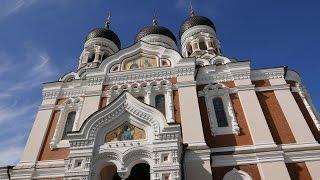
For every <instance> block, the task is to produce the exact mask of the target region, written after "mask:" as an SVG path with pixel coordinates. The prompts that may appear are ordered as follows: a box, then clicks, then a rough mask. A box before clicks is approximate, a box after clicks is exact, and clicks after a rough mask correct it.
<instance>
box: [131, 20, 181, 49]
mask: <svg viewBox="0 0 320 180" xmlns="http://www.w3.org/2000/svg"><path fill="white" fill-rule="evenodd" d="M150 34H160V35H164V36H167V37H169V38H170V39H172V40H173V41H174V42H175V43H176V44H177V40H176V37H175V36H174V34H173V33H172V32H171V31H170V30H169V29H168V28H166V27H163V26H158V25H151V26H148V27H145V28H143V29H142V30H141V31H140V32H139V33H138V35H137V36H136V37H135V40H134V42H135V43H136V42H138V41H139V40H140V39H142V38H143V37H145V36H148V35H150Z"/></svg>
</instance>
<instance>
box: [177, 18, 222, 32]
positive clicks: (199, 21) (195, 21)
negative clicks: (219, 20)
mask: <svg viewBox="0 0 320 180" xmlns="http://www.w3.org/2000/svg"><path fill="white" fill-rule="evenodd" d="M198 25H206V26H209V27H212V28H213V30H214V31H216V28H215V26H214V24H213V22H212V21H211V20H210V19H209V18H206V17H204V16H191V17H190V18H188V19H187V20H185V21H184V22H183V24H182V25H181V27H180V33H179V34H180V36H182V34H183V33H184V32H185V31H186V30H188V29H190V28H192V27H194V26H198Z"/></svg>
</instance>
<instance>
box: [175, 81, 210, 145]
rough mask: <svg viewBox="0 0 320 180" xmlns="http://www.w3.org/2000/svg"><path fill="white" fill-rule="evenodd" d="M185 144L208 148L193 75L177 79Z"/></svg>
mask: <svg viewBox="0 0 320 180" xmlns="http://www.w3.org/2000/svg"><path fill="white" fill-rule="evenodd" d="M177 81H178V83H177V85H178V93H179V102H180V113H181V127H182V136H183V143H188V145H189V147H192V146H194V147H197V146H198V147H206V143H205V140H204V135H203V129H202V123H201V116H200V110H199V103H198V96H197V90H196V82H195V81H194V77H193V75H190V76H178V77H177Z"/></svg>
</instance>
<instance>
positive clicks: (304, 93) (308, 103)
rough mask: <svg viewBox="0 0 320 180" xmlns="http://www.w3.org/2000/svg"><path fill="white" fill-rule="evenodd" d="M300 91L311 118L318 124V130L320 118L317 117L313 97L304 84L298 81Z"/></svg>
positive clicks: (319, 128) (319, 129)
mask: <svg viewBox="0 0 320 180" xmlns="http://www.w3.org/2000/svg"><path fill="white" fill-rule="evenodd" d="M296 87H297V90H298V93H299V95H300V97H301V99H302V101H303V104H304V105H305V106H306V108H307V110H308V112H309V114H310V116H311V119H312V120H313V122H314V124H315V125H316V127H317V129H318V131H320V119H318V118H317V116H316V114H315V113H317V111H316V108H315V107H314V105H313V104H312V101H311V98H310V97H309V94H308V92H307V90H306V89H305V88H304V87H303V86H302V84H299V83H297V85H296Z"/></svg>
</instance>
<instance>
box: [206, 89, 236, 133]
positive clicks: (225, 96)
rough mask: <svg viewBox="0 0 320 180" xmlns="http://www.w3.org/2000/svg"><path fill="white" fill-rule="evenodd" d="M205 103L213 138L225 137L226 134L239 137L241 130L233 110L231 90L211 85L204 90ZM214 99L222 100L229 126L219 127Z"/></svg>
mask: <svg viewBox="0 0 320 180" xmlns="http://www.w3.org/2000/svg"><path fill="white" fill-rule="evenodd" d="M203 92H204V96H205V102H206V107H207V112H208V118H209V122H210V127H211V133H212V135H213V136H216V135H225V134H235V135H239V133H240V128H239V125H238V122H237V120H236V117H235V113H234V110H233V106H232V102H231V98H230V89H229V88H227V87H226V86H224V85H223V84H215V85H212V84H209V85H207V86H206V87H205V88H204V90H203ZM214 98H221V100H222V103H223V107H224V111H225V115H226V118H227V122H228V126H226V127H219V126H218V121H217V117H216V113H215V109H214V105H213V99H214Z"/></svg>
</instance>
